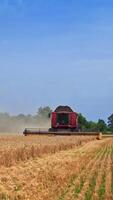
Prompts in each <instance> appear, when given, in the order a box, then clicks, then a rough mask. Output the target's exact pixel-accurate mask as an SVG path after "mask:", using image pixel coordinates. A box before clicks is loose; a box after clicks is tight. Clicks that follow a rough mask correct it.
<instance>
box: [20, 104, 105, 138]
mask: <svg viewBox="0 0 113 200" xmlns="http://www.w3.org/2000/svg"><path fill="white" fill-rule="evenodd" d="M23 134H24V135H25V136H27V135H84V136H85V135H87V136H96V138H97V139H101V134H100V133H99V132H80V130H79V125H78V114H77V113H76V112H74V111H73V110H72V109H71V108H70V107H69V106H58V107H57V108H56V109H55V111H54V112H52V113H51V128H49V130H44V129H42V130H41V129H25V130H24V132H23Z"/></svg>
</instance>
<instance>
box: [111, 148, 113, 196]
mask: <svg viewBox="0 0 113 200" xmlns="http://www.w3.org/2000/svg"><path fill="white" fill-rule="evenodd" d="M111 194H112V195H111V199H112V200H113V146H112V150H111Z"/></svg>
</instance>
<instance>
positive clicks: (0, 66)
mask: <svg viewBox="0 0 113 200" xmlns="http://www.w3.org/2000/svg"><path fill="white" fill-rule="evenodd" d="M112 91H113V1H112V0H92V1H91V0H78V1H75V0H70V1H69V0H32V1H31V0H1V1H0V111H1V112H5V111H7V112H9V113H11V114H18V113H25V114H27V113H35V112H36V110H37V108H38V107H39V106H45V105H49V106H51V107H52V108H55V107H56V106H57V105H59V104H61V105H70V106H72V108H74V109H75V110H76V111H77V112H82V113H83V114H84V115H85V116H86V117H87V118H88V119H91V120H98V118H104V119H106V118H107V117H108V116H109V115H110V114H111V113H113V92H112Z"/></svg>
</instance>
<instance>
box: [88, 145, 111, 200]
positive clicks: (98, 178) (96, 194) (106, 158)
mask: <svg viewBox="0 0 113 200" xmlns="http://www.w3.org/2000/svg"><path fill="white" fill-rule="evenodd" d="M109 153H110V148H109V146H108V147H107V152H106V156H105V157H104V159H103V160H102V161H101V166H100V168H99V170H98V176H97V179H96V185H95V189H94V192H93V195H92V199H96V200H99V196H98V191H99V188H100V185H101V180H102V175H103V171H104V168H105V165H106V162H107V160H108V156H109Z"/></svg>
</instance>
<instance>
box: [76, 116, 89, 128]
mask: <svg viewBox="0 0 113 200" xmlns="http://www.w3.org/2000/svg"><path fill="white" fill-rule="evenodd" d="M78 128H79V130H81V131H85V130H86V129H87V120H86V118H85V117H84V116H83V115H82V114H81V113H79V114H78Z"/></svg>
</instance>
